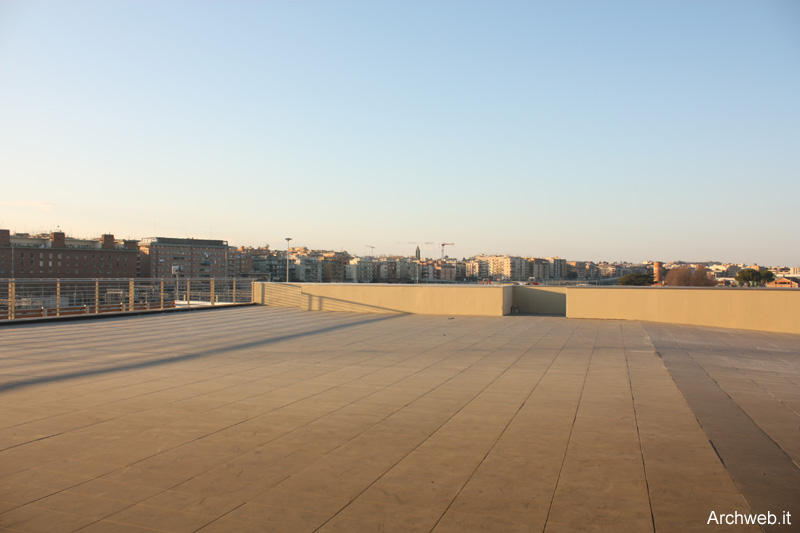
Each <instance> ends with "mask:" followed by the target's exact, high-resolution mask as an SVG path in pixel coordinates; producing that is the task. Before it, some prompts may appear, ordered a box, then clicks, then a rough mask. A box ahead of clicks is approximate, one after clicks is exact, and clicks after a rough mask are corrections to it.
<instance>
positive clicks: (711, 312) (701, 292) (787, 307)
mask: <svg viewBox="0 0 800 533" xmlns="http://www.w3.org/2000/svg"><path fill="white" fill-rule="evenodd" d="M567 318H605V319H622V320H646V321H651V322H667V323H670V324H691V325H697V326H714V327H720V328H735V329H751V330H759V331H775V332H782V333H800V291H798V290H797V289H746V288H742V289H738V288H699V287H698V288H690V287H569V288H568V289H567Z"/></svg>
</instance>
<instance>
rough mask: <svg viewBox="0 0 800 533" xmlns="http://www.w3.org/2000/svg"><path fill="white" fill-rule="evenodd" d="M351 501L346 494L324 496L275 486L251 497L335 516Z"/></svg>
mask: <svg viewBox="0 0 800 533" xmlns="http://www.w3.org/2000/svg"><path fill="white" fill-rule="evenodd" d="M350 501H351V498H348V497H346V496H345V495H337V496H324V495H322V494H319V492H295V491H288V490H282V489H281V488H274V489H270V490H268V491H266V492H264V493H262V494H259V495H258V496H256V497H254V498H251V500H250V503H254V504H256V505H265V506H267V507H280V508H288V509H296V510H299V511H313V512H318V513H322V514H327V515H329V516H333V515H334V514H336V513H337V512H339V511H340V510H341V509H343V508H344V507H345V506H346V505H347V504H349V503H350Z"/></svg>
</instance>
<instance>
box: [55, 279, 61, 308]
mask: <svg viewBox="0 0 800 533" xmlns="http://www.w3.org/2000/svg"><path fill="white" fill-rule="evenodd" d="M56 316H61V280H60V279H59V280H57V281H56Z"/></svg>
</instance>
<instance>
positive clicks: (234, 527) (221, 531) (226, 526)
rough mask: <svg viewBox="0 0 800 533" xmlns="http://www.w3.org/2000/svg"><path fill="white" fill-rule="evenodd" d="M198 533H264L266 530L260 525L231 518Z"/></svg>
mask: <svg viewBox="0 0 800 533" xmlns="http://www.w3.org/2000/svg"><path fill="white" fill-rule="evenodd" d="M197 531H198V533H231V532H232V531H235V532H236V533H264V528H263V527H262V526H261V525H258V524H251V523H249V522H241V521H239V520H231V519H230V518H224V517H223V518H219V519H217V520H214V521H213V522H211V523H210V524H208V525H207V526H204V527H202V528H200V529H198V530H197Z"/></svg>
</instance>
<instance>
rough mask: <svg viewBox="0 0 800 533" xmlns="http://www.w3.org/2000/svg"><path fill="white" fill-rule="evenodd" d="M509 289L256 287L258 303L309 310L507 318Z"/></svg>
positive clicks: (333, 285)
mask: <svg viewBox="0 0 800 533" xmlns="http://www.w3.org/2000/svg"><path fill="white" fill-rule="evenodd" d="M512 288H513V287H511V286H486V285H379V284H372V283H364V284H356V283H353V284H336V283H256V284H255V286H254V289H253V294H254V301H255V302H256V303H260V304H264V305H272V306H280V307H294V308H298V309H303V310H306V311H350V312H358V313H412V314H421V315H473V316H503V315H507V314H509V313H510V312H511V302H512V292H511V291H512Z"/></svg>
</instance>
